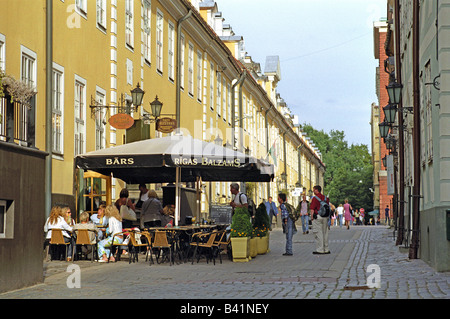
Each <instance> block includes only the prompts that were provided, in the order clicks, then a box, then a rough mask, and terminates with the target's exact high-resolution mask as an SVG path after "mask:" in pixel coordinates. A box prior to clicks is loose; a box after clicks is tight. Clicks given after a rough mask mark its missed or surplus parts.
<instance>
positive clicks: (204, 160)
mask: <svg viewBox="0 0 450 319" xmlns="http://www.w3.org/2000/svg"><path fill="white" fill-rule="evenodd" d="M173 163H174V164H175V165H177V166H198V165H201V166H217V167H241V159H239V158H231V159H218V158H214V159H211V158H208V157H201V158H196V157H194V158H186V157H178V158H177V157H175V158H173Z"/></svg>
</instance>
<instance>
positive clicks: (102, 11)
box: [97, 0, 106, 30]
mask: <svg viewBox="0 0 450 319" xmlns="http://www.w3.org/2000/svg"><path fill="white" fill-rule="evenodd" d="M97 26H99V27H100V28H101V29H102V30H106V0H97Z"/></svg>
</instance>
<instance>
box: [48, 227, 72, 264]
mask: <svg viewBox="0 0 450 319" xmlns="http://www.w3.org/2000/svg"><path fill="white" fill-rule="evenodd" d="M51 232H52V235H51V238H50V241H49V243H48V245H47V260H48V256H49V254H50V248H51V246H56V247H57V248H58V247H60V246H64V247H65V249H66V253H65V255H64V256H65V258H64V259H65V260H67V257H68V256H67V247H68V246H69V245H70V242H68V243H66V242H65V241H64V235H63V232H62V229H59V228H52V229H51ZM50 255H51V254H50Z"/></svg>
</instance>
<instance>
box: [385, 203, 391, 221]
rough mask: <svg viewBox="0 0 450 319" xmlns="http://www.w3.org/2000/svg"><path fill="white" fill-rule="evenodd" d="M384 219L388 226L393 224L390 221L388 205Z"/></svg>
mask: <svg viewBox="0 0 450 319" xmlns="http://www.w3.org/2000/svg"><path fill="white" fill-rule="evenodd" d="M384 218H385V223H386V225H389V224H390V223H391V222H390V219H389V205H387V206H386V208H385V209H384Z"/></svg>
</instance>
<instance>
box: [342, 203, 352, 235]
mask: <svg viewBox="0 0 450 319" xmlns="http://www.w3.org/2000/svg"><path fill="white" fill-rule="evenodd" d="M352 210H353V208H352V205H350V204H349V203H348V199H345V204H344V218H345V225H346V226H347V229H350V223H351V222H352V219H353V217H352Z"/></svg>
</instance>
